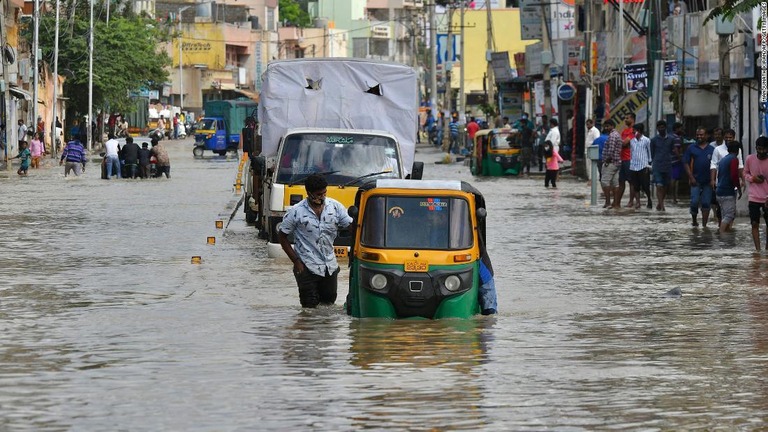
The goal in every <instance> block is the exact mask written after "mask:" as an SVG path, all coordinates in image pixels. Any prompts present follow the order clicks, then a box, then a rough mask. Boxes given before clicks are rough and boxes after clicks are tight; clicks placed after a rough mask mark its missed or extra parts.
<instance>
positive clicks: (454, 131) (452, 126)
mask: <svg viewBox="0 0 768 432" xmlns="http://www.w3.org/2000/svg"><path fill="white" fill-rule="evenodd" d="M448 127H449V128H450V129H451V135H458V134H459V122H457V121H451V122H450V123H448Z"/></svg>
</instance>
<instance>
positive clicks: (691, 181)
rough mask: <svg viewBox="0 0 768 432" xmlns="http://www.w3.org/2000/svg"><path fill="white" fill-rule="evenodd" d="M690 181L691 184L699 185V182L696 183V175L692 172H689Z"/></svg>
mask: <svg viewBox="0 0 768 432" xmlns="http://www.w3.org/2000/svg"><path fill="white" fill-rule="evenodd" d="M688 183H690V184H691V186H698V183H696V177H694V176H693V175H691V174H688Z"/></svg>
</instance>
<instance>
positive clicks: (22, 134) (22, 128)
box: [18, 119, 27, 149]
mask: <svg viewBox="0 0 768 432" xmlns="http://www.w3.org/2000/svg"><path fill="white" fill-rule="evenodd" d="M18 133H19V137H18V140H19V149H21V143H23V142H27V125H25V124H24V120H21V119H19V132H18Z"/></svg>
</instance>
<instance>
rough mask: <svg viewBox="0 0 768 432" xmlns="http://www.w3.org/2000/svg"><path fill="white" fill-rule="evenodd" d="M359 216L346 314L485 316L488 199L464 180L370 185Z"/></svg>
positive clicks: (354, 212)
mask: <svg viewBox="0 0 768 432" xmlns="http://www.w3.org/2000/svg"><path fill="white" fill-rule="evenodd" d="M349 213H350V215H351V216H352V217H353V219H354V221H355V222H354V224H353V227H354V230H353V238H352V245H353V246H352V250H351V252H350V257H349V259H350V279H349V296H348V297H347V312H348V313H349V314H350V315H352V316H355V317H381V318H428V319H436V318H467V317H471V316H473V315H476V314H479V313H480V306H479V304H478V289H479V285H480V279H479V265H480V263H479V262H480V259H481V256H484V254H485V247H484V245H485V215H486V210H485V200H484V199H483V196H482V195H481V194H480V192H479V191H477V189H475V188H474V187H472V186H471V185H470V184H468V183H466V182H461V181H449V180H421V181H414V180H399V179H380V180H376V181H372V182H369V183H366V184H364V185H363V186H362V187H361V188H360V189H359V190H358V192H357V196H356V197H355V205H354V206H352V207H350V211H349Z"/></svg>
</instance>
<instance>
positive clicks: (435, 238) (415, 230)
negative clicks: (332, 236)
mask: <svg viewBox="0 0 768 432" xmlns="http://www.w3.org/2000/svg"><path fill="white" fill-rule="evenodd" d="M472 232H473V230H472V219H471V217H470V211H469V203H468V202H467V201H466V200H465V199H462V198H454V197H437V196H429V197H427V196H375V197H371V198H370V199H368V201H367V203H366V207H365V215H364V216H363V221H362V236H361V238H360V242H361V244H362V245H363V246H367V247H374V248H382V249H437V250H450V249H454V250H456V249H468V248H471V247H472V246H473V244H474V238H473V236H472Z"/></svg>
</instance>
